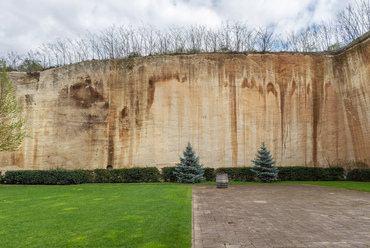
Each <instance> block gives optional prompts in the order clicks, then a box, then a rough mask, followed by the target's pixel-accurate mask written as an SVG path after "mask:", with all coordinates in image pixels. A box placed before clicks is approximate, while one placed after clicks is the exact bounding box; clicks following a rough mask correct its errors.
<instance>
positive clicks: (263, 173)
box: [252, 142, 279, 183]
mask: <svg viewBox="0 0 370 248" xmlns="http://www.w3.org/2000/svg"><path fill="white" fill-rule="evenodd" d="M252 162H253V163H254V167H253V168H252V171H253V173H254V174H255V176H256V177H257V178H258V179H259V180H261V181H262V182H267V183H271V182H273V181H275V180H276V178H277V175H278V172H279V169H278V168H277V167H275V166H274V164H275V161H274V158H273V157H272V155H271V154H270V151H268V150H267V148H266V146H265V142H262V146H261V149H260V150H258V154H256V159H254V160H252Z"/></svg>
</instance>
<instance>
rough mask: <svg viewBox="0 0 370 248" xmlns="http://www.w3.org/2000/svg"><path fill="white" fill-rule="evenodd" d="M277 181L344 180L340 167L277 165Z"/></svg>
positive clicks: (342, 170) (343, 172)
mask: <svg viewBox="0 0 370 248" xmlns="http://www.w3.org/2000/svg"><path fill="white" fill-rule="evenodd" d="M278 168H279V174H278V180H279V181H340V180H344V175H345V170H344V169H343V168H342V167H330V168H319V167H299V166H295V167H278Z"/></svg>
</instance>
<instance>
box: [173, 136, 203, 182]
mask: <svg viewBox="0 0 370 248" xmlns="http://www.w3.org/2000/svg"><path fill="white" fill-rule="evenodd" d="M176 165H177V167H176V169H175V171H174V172H173V174H174V175H175V176H176V177H177V180H179V182H180V183H200V182H202V181H203V180H204V177H203V175H204V169H203V165H201V164H199V157H196V156H195V151H193V148H192V147H191V145H190V143H188V146H187V147H186V150H185V151H184V158H180V163H178V164H176Z"/></svg>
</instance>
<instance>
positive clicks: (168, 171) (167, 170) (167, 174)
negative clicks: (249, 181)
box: [161, 166, 177, 182]
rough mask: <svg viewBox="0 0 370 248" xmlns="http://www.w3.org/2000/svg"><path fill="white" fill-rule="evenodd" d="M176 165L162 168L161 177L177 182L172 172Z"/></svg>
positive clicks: (166, 180)
mask: <svg viewBox="0 0 370 248" xmlns="http://www.w3.org/2000/svg"><path fill="white" fill-rule="evenodd" d="M175 169H176V166H169V167H163V168H162V174H161V178H162V180H163V181H165V182H177V178H176V176H175V175H174V174H173V172H174V171H175Z"/></svg>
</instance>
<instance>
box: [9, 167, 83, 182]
mask: <svg viewBox="0 0 370 248" xmlns="http://www.w3.org/2000/svg"><path fill="white" fill-rule="evenodd" d="M4 181H5V182H6V183H7V184H46V185H68V184H81V183H84V182H83V179H82V177H81V176H80V174H79V171H77V170H28V171H7V172H6V173H5V177H4Z"/></svg>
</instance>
